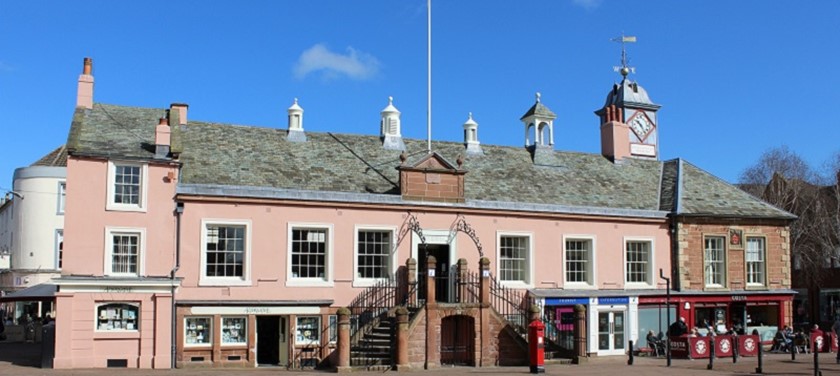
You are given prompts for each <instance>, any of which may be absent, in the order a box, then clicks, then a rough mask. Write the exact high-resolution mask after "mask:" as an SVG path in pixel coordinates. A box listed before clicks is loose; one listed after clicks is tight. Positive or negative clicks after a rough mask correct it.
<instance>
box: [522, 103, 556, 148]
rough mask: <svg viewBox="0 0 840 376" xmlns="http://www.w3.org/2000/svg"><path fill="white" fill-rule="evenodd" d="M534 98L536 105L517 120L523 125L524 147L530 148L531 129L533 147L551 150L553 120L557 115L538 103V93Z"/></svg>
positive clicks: (552, 143) (552, 144)
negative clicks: (549, 148)
mask: <svg viewBox="0 0 840 376" xmlns="http://www.w3.org/2000/svg"><path fill="white" fill-rule="evenodd" d="M536 98H537V99H536V103H534V105H533V106H531V108H530V109H529V110H528V112H526V113H525V115H522V117H521V118H520V119H519V120H521V121H522V122H523V123H524V124H525V147H529V146H531V132H532V129H533V132H534V133H533V135H534V140H533V141H534V146H536V147H537V148H540V147H552V148H553V147H554V119H556V118H557V115H555V114H554V112H551V110H549V109H548V107H546V106H545V105H543V104H542V103H541V102H540V93H537V95H536Z"/></svg>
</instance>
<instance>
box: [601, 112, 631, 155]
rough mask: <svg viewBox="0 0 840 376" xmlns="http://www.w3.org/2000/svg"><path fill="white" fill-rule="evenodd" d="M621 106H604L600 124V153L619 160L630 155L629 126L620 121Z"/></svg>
mask: <svg viewBox="0 0 840 376" xmlns="http://www.w3.org/2000/svg"><path fill="white" fill-rule="evenodd" d="M621 118H622V116H621V108H619V107H616V106H615V105H610V106H606V107H604V115H603V116H602V121H604V123H602V124H601V155H603V156H605V157H607V158H609V159H611V160H613V161H620V160H622V159H624V158H627V157H629V156H630V143H629V142H628V141H627V140H629V139H630V127H629V126H627V124H624V123H623V122H622V121H621Z"/></svg>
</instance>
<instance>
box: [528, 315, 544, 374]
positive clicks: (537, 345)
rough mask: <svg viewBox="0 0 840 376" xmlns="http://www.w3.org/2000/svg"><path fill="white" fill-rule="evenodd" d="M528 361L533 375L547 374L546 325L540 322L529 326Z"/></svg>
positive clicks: (533, 322) (537, 321) (535, 321)
mask: <svg viewBox="0 0 840 376" xmlns="http://www.w3.org/2000/svg"><path fill="white" fill-rule="evenodd" d="M528 360H529V362H530V365H531V373H544V372H545V325H544V324H543V323H542V321H540V320H534V321H532V322H531V324H529V325H528Z"/></svg>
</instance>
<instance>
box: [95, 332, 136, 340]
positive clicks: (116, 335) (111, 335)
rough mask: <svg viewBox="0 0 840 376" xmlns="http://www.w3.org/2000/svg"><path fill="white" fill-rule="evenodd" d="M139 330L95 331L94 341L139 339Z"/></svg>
mask: <svg viewBox="0 0 840 376" xmlns="http://www.w3.org/2000/svg"><path fill="white" fill-rule="evenodd" d="M139 338H140V331H139V330H121V331H120V330H114V331H94V335H93V339H95V340H96V339H139Z"/></svg>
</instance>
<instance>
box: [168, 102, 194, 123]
mask: <svg viewBox="0 0 840 376" xmlns="http://www.w3.org/2000/svg"><path fill="white" fill-rule="evenodd" d="M189 108H190V105H188V104H186V103H172V104H170V105H169V113H170V116H169V118H170V119H173V120H174V117H173V116H172V115H175V116H177V117H178V123H177V124H176V123H175V121H170V122H169V123H170V124H172V125H187V110H188V109H189Z"/></svg>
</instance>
